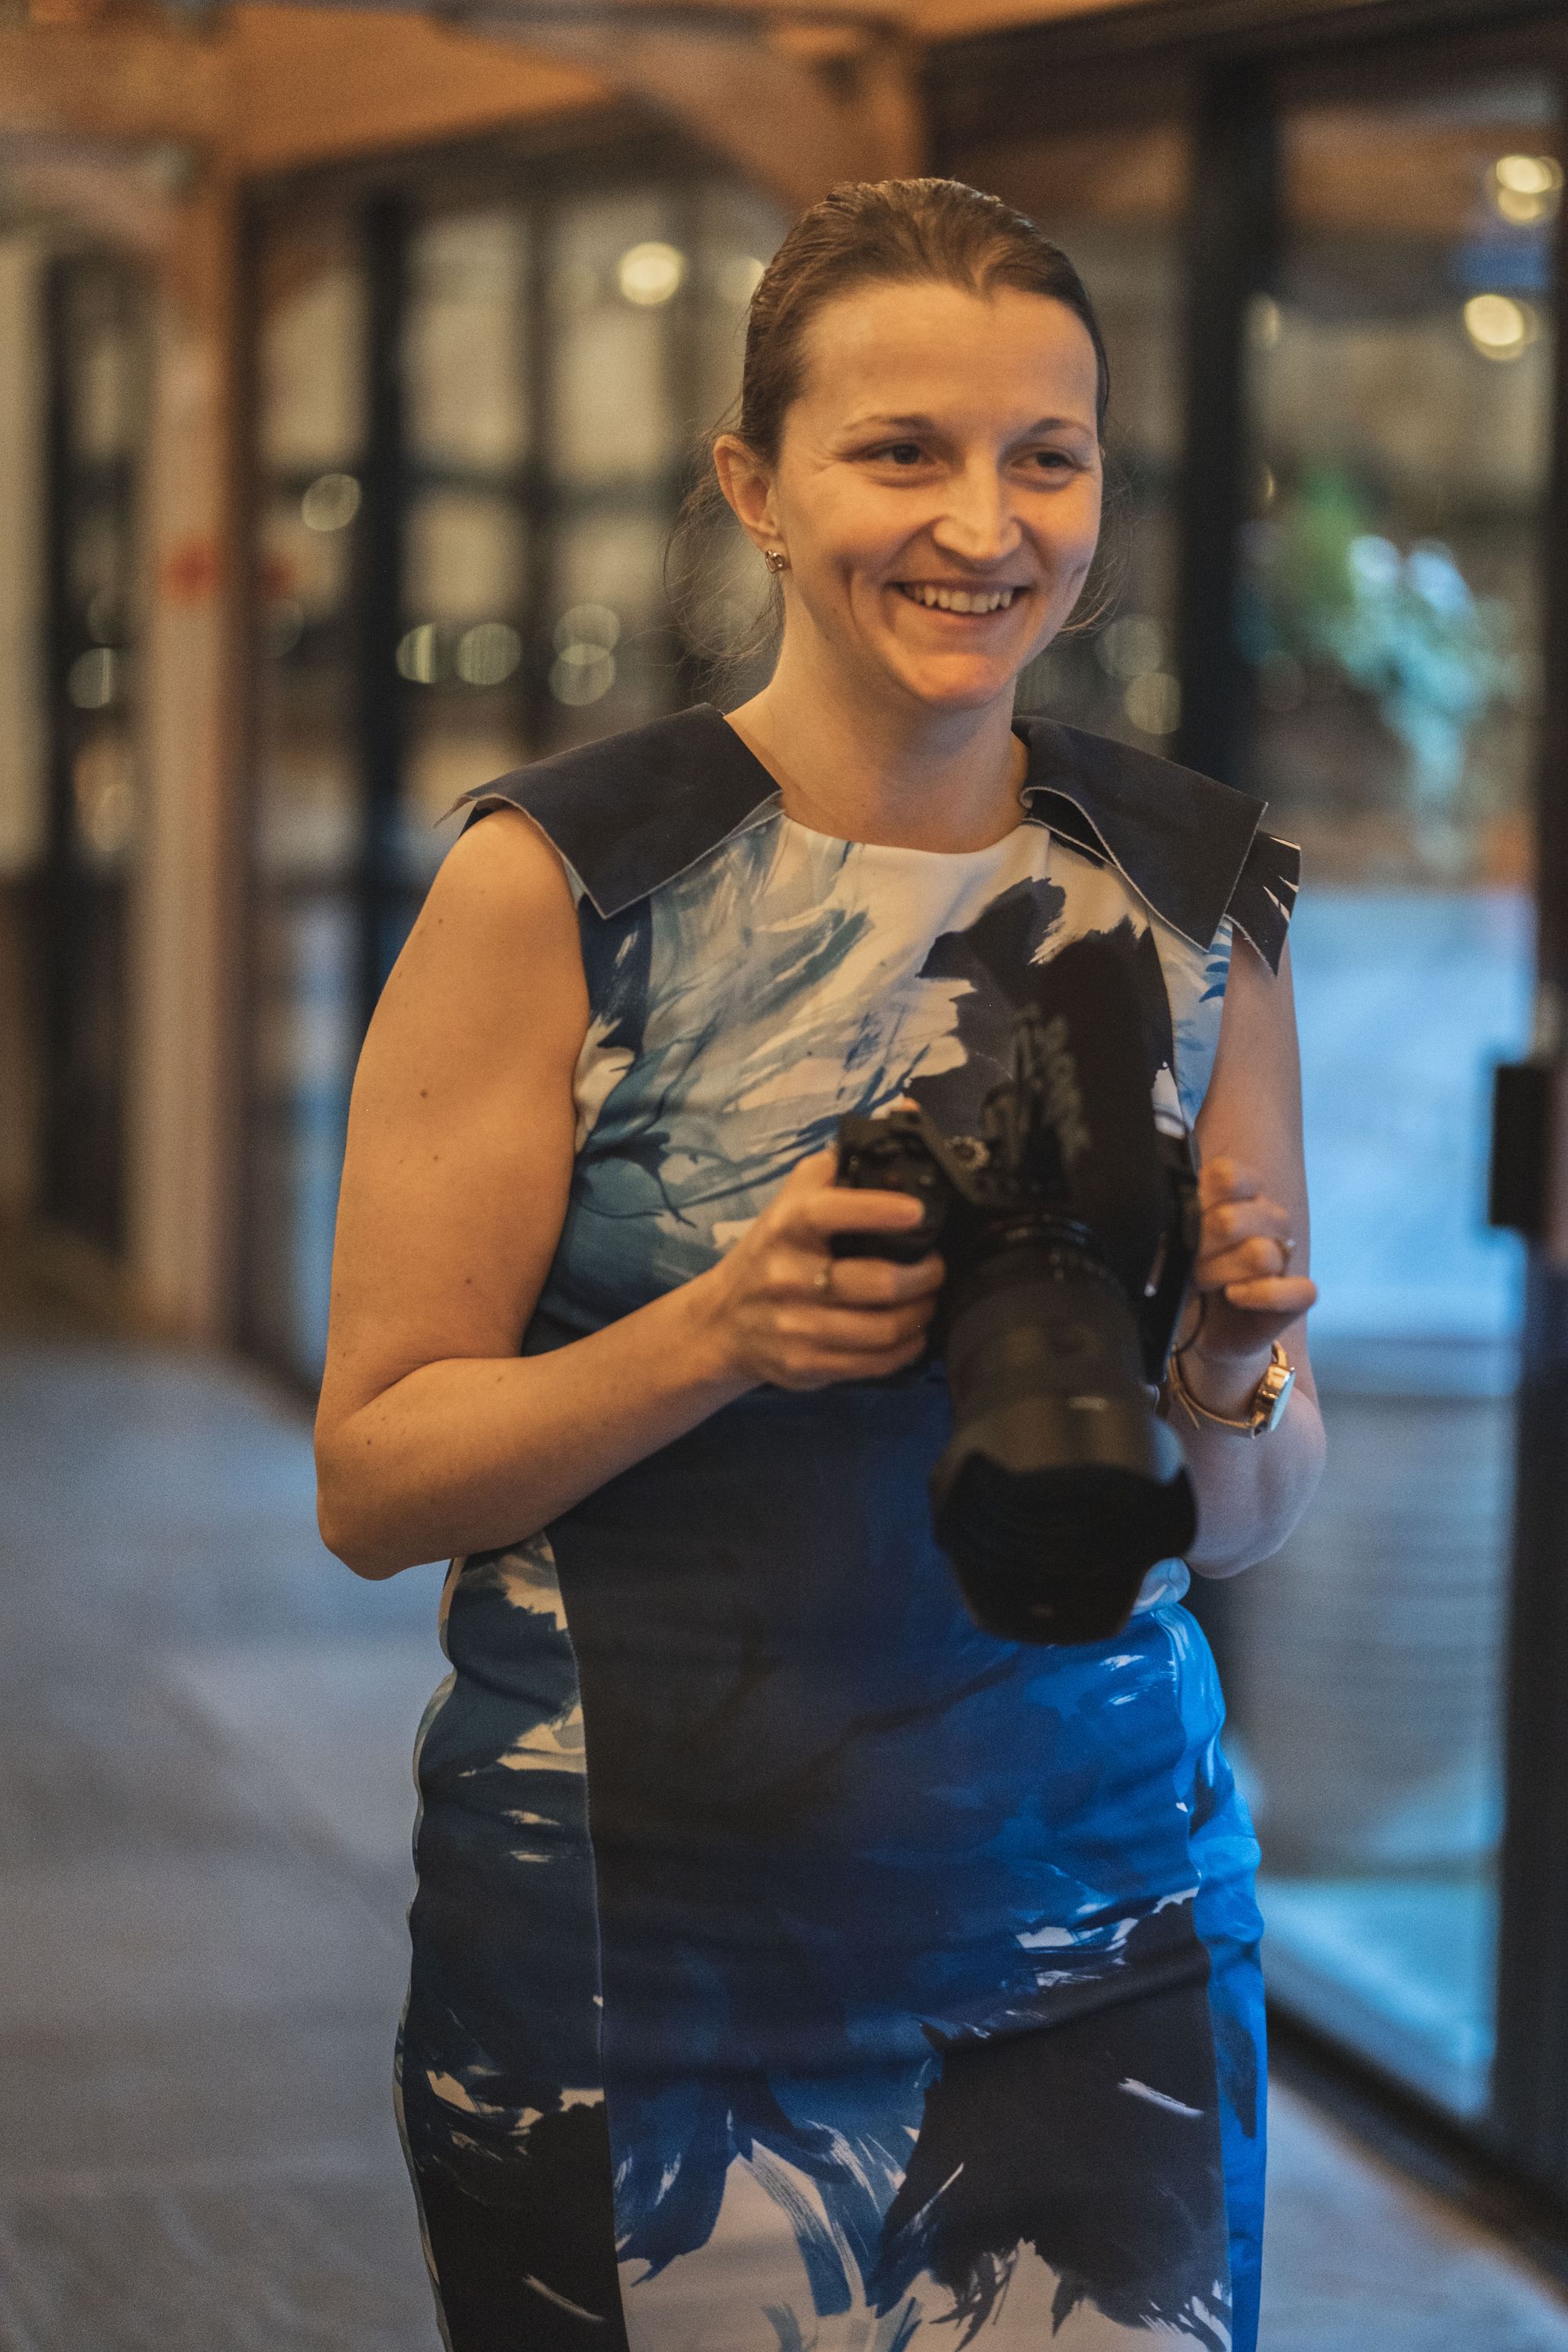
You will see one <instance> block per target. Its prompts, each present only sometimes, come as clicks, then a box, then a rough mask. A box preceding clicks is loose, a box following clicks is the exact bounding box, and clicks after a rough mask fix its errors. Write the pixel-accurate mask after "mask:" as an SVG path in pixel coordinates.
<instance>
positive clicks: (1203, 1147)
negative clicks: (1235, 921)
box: [1166, 934, 1323, 1576]
mask: <svg viewBox="0 0 1568 2352" xmlns="http://www.w3.org/2000/svg"><path fill="white" fill-rule="evenodd" d="M1197 1134H1198V1143H1199V1148H1200V1151H1201V1154H1202V1162H1203V1169H1202V1180H1201V1181H1202V1192H1201V1198H1202V1202H1203V1211H1204V1219H1203V1239H1202V1242H1201V1244H1200V1247H1199V1255H1198V1266H1197V1284H1198V1289H1199V1293H1200V1296H1201V1297H1202V1299H1203V1303H1204V1316H1203V1321H1202V1323H1201V1325H1200V1326H1199V1328H1198V1331H1197V1336H1196V1338H1195V1339H1194V1340H1193V1342H1192V1344H1191V1345H1190V1346H1188V1347H1187V1348H1186V1349H1185V1350H1184V1354H1183V1358H1182V1366H1183V1370H1184V1372H1185V1374H1186V1377H1187V1382H1188V1385H1189V1387H1190V1388H1191V1389H1192V1390H1193V1391H1194V1395H1195V1396H1196V1397H1197V1398H1198V1400H1199V1402H1201V1403H1203V1404H1205V1405H1206V1406H1207V1407H1208V1408H1209V1410H1210V1411H1211V1412H1217V1413H1223V1414H1225V1415H1226V1416H1227V1417H1229V1418H1235V1419H1239V1418H1242V1417H1243V1416H1244V1415H1245V1414H1246V1412H1247V1407H1248V1405H1249V1403H1250V1401H1251V1399H1252V1396H1253V1393H1254V1391H1256V1389H1257V1387H1258V1381H1260V1380H1261V1378H1262V1377H1263V1374H1264V1372H1265V1370H1267V1369H1268V1353H1269V1347H1270V1343H1271V1342H1272V1341H1273V1340H1275V1339H1280V1340H1282V1341H1283V1343H1284V1346H1285V1348H1286V1350H1287V1352H1288V1353H1289V1358H1290V1360H1291V1362H1292V1363H1293V1364H1294V1365H1295V1367H1296V1386H1295V1390H1294V1391H1293V1393H1292V1395H1291V1398H1290V1401H1289V1405H1288V1406H1287V1408H1286V1412H1285V1417H1284V1420H1283V1421H1282V1422H1281V1423H1280V1424H1279V1428H1278V1429H1276V1430H1273V1431H1271V1432H1270V1433H1268V1435H1267V1436H1264V1437H1249V1436H1247V1435H1246V1434H1244V1433H1240V1432H1232V1431H1229V1430H1225V1429H1218V1428H1216V1427H1215V1425H1214V1423H1212V1422H1206V1421H1203V1420H1201V1419H1198V1418H1196V1417H1194V1415H1193V1414H1191V1413H1189V1412H1187V1411H1186V1410H1185V1409H1184V1406H1183V1404H1182V1403H1181V1402H1180V1401H1179V1400H1178V1399H1176V1398H1174V1397H1173V1396H1171V1395H1170V1394H1169V1392H1167V1397H1166V1410H1167V1412H1169V1414H1170V1416H1171V1422H1172V1426H1173V1428H1174V1429H1175V1430H1176V1431H1177V1433H1179V1435H1180V1437H1181V1440H1182V1444H1183V1445H1184V1447H1185V1449H1186V1453H1187V1458H1188V1461H1189V1462H1190V1463H1191V1465H1192V1470H1193V1476H1194V1482H1195V1484H1196V1486H1197V1490H1198V1505H1199V1517H1200V1529H1199V1536H1198V1541H1197V1544H1196V1546H1195V1547H1194V1550H1193V1552H1192V1553H1191V1554H1190V1555H1189V1559H1190V1564H1191V1565H1192V1567H1194V1569H1196V1570H1198V1571H1199V1572H1200V1573H1201V1574H1203V1575H1205V1576H1231V1575H1234V1574H1235V1573H1236V1572H1237V1570H1239V1569H1243V1568H1249V1567H1250V1566H1251V1565H1252V1564H1253V1563H1254V1561H1256V1560H1259V1559H1267V1558H1268V1555H1269V1553H1270V1552H1275V1551H1278V1550H1279V1547H1280V1545H1281V1544H1282V1543H1283V1542H1284V1541H1285V1539H1286V1538H1287V1537H1288V1536H1289V1533H1290V1530H1291V1529H1292V1528H1294V1526H1295V1525H1296V1523H1297V1521H1298V1520H1299V1519H1300V1517H1301V1514H1302V1512H1303V1511H1304V1510H1305V1509H1306V1507H1307V1505H1308V1504H1309V1503H1310V1500H1311V1498H1312V1493H1313V1490H1314V1488H1315V1487H1316V1486H1317V1483H1318V1479H1319V1476H1320V1475H1321V1471H1322V1466H1323V1424H1322V1417H1321V1413H1320V1412H1319V1410H1318V1398H1317V1390H1316V1388H1315V1386H1314V1384H1313V1381H1312V1370H1311V1365H1310V1362H1309V1360H1308V1356H1307V1326H1306V1321H1305V1317H1306V1312H1307V1309H1308V1307H1310V1305H1311V1304H1312V1301H1313V1300H1314V1299H1315V1298H1316V1297H1317V1291H1316V1288H1315V1286H1314V1285H1313V1284H1312V1282H1311V1281H1310V1278H1309V1276H1308V1272H1307V1267H1308V1255H1309V1245H1310V1235H1309V1229H1308V1217H1307V1179H1306V1171H1305V1168H1304V1165H1303V1161H1302V1151H1301V1079H1300V1055H1299V1051H1298V1047H1297V1042H1296V1010H1295V1002H1294V997H1293V994H1292V991H1291V986H1290V964H1289V953H1288V952H1287V955H1286V957H1285V959H1284V961H1282V962H1281V964H1280V968H1279V974H1278V976H1276V975H1275V974H1273V973H1271V972H1270V971H1269V970H1268V965H1267V964H1266V963H1265V962H1264V961H1263V960H1262V958H1261V957H1260V956H1258V954H1257V953H1256V952H1255V950H1253V949H1252V948H1251V947H1250V946H1249V945H1248V944H1247V941H1246V940H1244V939H1242V938H1241V937H1240V936H1239V934H1238V935H1237V941H1236V954H1235V961H1234V963H1233V965H1232V970H1231V976H1230V983H1229V986H1228V988H1227V990H1226V1001H1225V1015H1224V1020H1223V1022H1222V1024H1221V1028H1220V1039H1219V1050H1218V1053H1217V1055H1216V1056H1215V1068H1214V1076H1213V1078H1212V1079H1211V1081H1210V1085H1209V1090H1208V1094H1207V1096H1206V1097H1205V1102H1204V1107H1203V1109H1202V1110H1201V1111H1200V1112H1199V1114H1198V1123H1197ZM1287 1235H1288V1236H1289V1237H1290V1239H1291V1240H1292V1241H1293V1242H1294V1244H1295V1247H1294V1253H1293V1255H1291V1256H1290V1257H1289V1273H1288V1274H1287V1273H1284V1272H1282V1263H1281V1262H1282V1257H1283V1255H1284V1253H1283V1252H1282V1250H1281V1247H1280V1242H1281V1240H1282V1239H1283V1238H1284V1237H1285V1236H1287Z"/></svg>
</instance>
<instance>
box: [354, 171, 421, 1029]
mask: <svg viewBox="0 0 1568 2352" xmlns="http://www.w3.org/2000/svg"><path fill="white" fill-rule="evenodd" d="M363 240H364V242H363V252H364V270H365V299H366V335H365V370H366V378H367V382H366V425H365V449H364V462H363V470H362V474H361V481H360V488H361V505H360V511H359V517H358V526H357V530H358V536H357V545H356V557H357V578H356V591H357V593H356V597H355V602H356V605H357V608H358V611H357V635H358V647H357V651H358V686H359V740H360V759H361V762H362V778H363V793H364V843H363V855H362V861H361V868H360V879H361V891H360V907H359V933H360V1009H361V1013H362V1016H363V1020H364V1021H365V1022H367V1023H368V1021H369V1019H370V1016H371V1013H373V1012H374V1009H375V1001H376V999H377V997H378V996H379V995H380V993H381V990H382V985H383V983H384V981H385V978H386V975H387V972H388V971H389V970H390V968H391V964H392V961H393V958H394V957H395V954H396V951H397V945H398V939H397V937H396V936H395V932H396V929H397V925H396V908H397V899H398V882H399V879H400V877H399V873H398V866H399V862H400V861H399V857H398V812H399V803H400V801H401V797H402V787H403V744H404V709H405V699H404V693H403V680H402V679H401V678H400V677H399V676H398V673H397V643H398V639H399V637H400V635H402V630H403V548H404V536H405V531H404V523H405V506H406V484H405V462H404V415H403V408H404V403H403V320H404V312H405V304H406V287H405V280H406V270H407V245H408V224H407V216H406V209H405V205H404V204H403V203H402V201H401V199H399V198H397V197H384V198H380V199H378V200H377V201H376V202H375V203H374V204H373V205H371V206H370V207H369V208H368V209H367V211H366V213H365V215H364V219H363Z"/></svg>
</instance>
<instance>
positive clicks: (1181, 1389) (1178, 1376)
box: [1168, 1339, 1296, 1437]
mask: <svg viewBox="0 0 1568 2352" xmlns="http://www.w3.org/2000/svg"><path fill="white" fill-rule="evenodd" d="M1168 1377H1169V1380H1170V1383H1171V1393H1172V1394H1173V1396H1179V1397H1180V1398H1181V1400H1182V1402H1183V1403H1184V1405H1185V1406H1186V1408H1187V1411H1188V1412H1190V1413H1191V1414H1192V1416H1193V1418H1194V1421H1212V1422H1214V1423H1215V1424H1216V1426H1217V1427H1219V1428H1220V1429H1234V1430H1235V1431H1236V1432H1237V1435H1238V1436H1241V1437H1267V1436H1268V1433H1269V1431H1270V1430H1271V1429H1278V1428H1279V1424H1280V1423H1281V1422H1282V1421H1283V1420H1284V1418H1285V1408H1286V1406H1287V1405H1288V1404H1289V1402H1290V1391H1291V1390H1292V1389H1293V1388H1294V1387H1295V1385H1296V1368H1295V1366H1294V1365H1293V1364H1292V1363H1291V1361H1290V1359H1289V1356H1288V1355H1287V1354H1286V1353H1285V1350H1284V1349H1283V1348H1282V1347H1281V1346H1280V1345H1279V1340H1278V1339H1276V1340H1275V1342H1274V1344H1273V1346H1272V1347H1271V1348H1270V1349H1269V1350H1268V1370H1267V1371H1266V1372H1265V1373H1264V1375H1263V1378H1262V1379H1261V1380H1260V1381H1258V1386H1257V1387H1256V1388H1255V1389H1254V1390H1253V1391H1252V1402H1251V1404H1250V1405H1249V1406H1248V1407H1247V1414H1246V1417H1245V1418H1244V1419H1243V1420H1240V1421H1233V1420H1232V1419H1231V1417H1230V1415H1229V1414H1228V1413H1224V1412H1210V1411H1209V1409H1208V1407H1207V1405H1206V1404H1200V1403H1199V1402H1198V1401H1197V1399H1196V1397H1195V1396H1194V1394H1193V1392H1192V1391H1191V1389H1190V1388H1189V1387H1188V1386H1187V1378H1186V1374H1185V1373H1184V1371H1183V1370H1182V1359H1181V1357H1180V1355H1179V1354H1173V1356H1172V1358H1171V1365H1170V1372H1169V1375H1168Z"/></svg>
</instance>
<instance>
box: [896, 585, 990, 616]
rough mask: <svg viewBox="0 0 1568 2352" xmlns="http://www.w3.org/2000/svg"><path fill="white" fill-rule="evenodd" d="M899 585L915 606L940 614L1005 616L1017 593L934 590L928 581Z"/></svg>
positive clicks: (962, 589)
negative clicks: (921, 606) (998, 614)
mask: <svg viewBox="0 0 1568 2352" xmlns="http://www.w3.org/2000/svg"><path fill="white" fill-rule="evenodd" d="M900 587H901V588H902V589H903V593H904V594H905V595H906V596H909V597H911V598H912V599H913V601H914V602H915V603H916V604H924V605H925V606H926V607H927V609H928V611H929V610H931V608H932V607H934V608H935V610H936V611H937V612H939V613H1005V611H1006V610H1007V607H1008V605H1009V604H1011V603H1012V601H1013V599H1014V597H1015V596H1016V594H1017V593H1018V592H1017V590H1016V589H1015V588H987V589H978V588H974V589H970V588H933V587H932V586H931V584H930V583H929V582H920V583H914V584H912V585H911V584H910V583H908V582H902V581H900Z"/></svg>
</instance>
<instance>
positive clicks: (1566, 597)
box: [1492, 219, 1568, 2196]
mask: <svg viewBox="0 0 1568 2352" xmlns="http://www.w3.org/2000/svg"><path fill="white" fill-rule="evenodd" d="M1556 281H1557V317H1558V321H1559V330H1560V331H1559V334H1558V338H1557V361H1556V397H1555V428H1556V429H1555V436H1554V444H1553V452H1552V478H1551V488H1550V491H1549V506H1548V513H1547V520H1546V530H1545V534H1544V543H1545V547H1546V550H1547V560H1548V565H1549V570H1548V576H1547V581H1546V596H1545V637H1544V643H1543V646H1542V653H1543V656H1544V668H1545V680H1544V691H1545V709H1544V719H1543V723H1542V749H1541V773H1540V797H1539V803H1538V820H1537V822H1538V831H1537V854H1538V859H1539V866H1538V873H1537V881H1536V898H1537V906H1538V911H1539V949H1538V953H1539V974H1540V980H1539V985H1540V1020H1539V1023H1538V1030H1539V1035H1538V1040H1537V1045H1538V1050H1539V1051H1540V1052H1541V1053H1542V1054H1543V1055H1547V1056H1549V1057H1550V1058H1551V1059H1552V1060H1553V1061H1555V1063H1556V1064H1557V1066H1558V1069H1559V1072H1560V1073H1563V1071H1564V1070H1565V1069H1568V340H1565V339H1564V337H1563V333H1562V332H1561V327H1562V323H1563V288H1564V286H1565V285H1568V219H1563V220H1561V221H1560V222H1559V229H1558V238H1557V268H1556ZM1559 1181H1560V1182H1561V1181H1564V1171H1559ZM1532 1258H1533V1263H1532V1265H1531V1273H1530V1297H1529V1307H1528V1311H1527V1314H1526V1318H1525V1331H1524V1351H1523V1367H1522V1372H1523V1380H1522V1388H1521V1396H1520V1405H1519V1424H1518V1455H1517V1474H1518V1484H1517V1489H1516V1507H1515V1517H1514V1559H1513V1584H1512V1611H1511V1622H1510V1643H1509V1664H1508V1686H1507V1705H1508V1729H1507V1738H1506V1745H1505V1754H1506V1760H1507V1816H1506V1822H1505V1827H1504V1834H1503V1851H1502V1929H1501V1948H1500V1956H1499V1975H1498V2020H1497V2023H1498V2054H1497V2065H1496V2070H1495V2074H1494V2079H1493V2098H1492V2105H1493V2127H1494V2131H1495V2133H1496V2135H1497V2137H1498V2138H1499V2141H1500V2145H1501V2146H1502V2147H1503V2149H1504V2150H1505V2152H1506V2153H1507V2155H1508V2156H1509V2158H1510V2160H1511V2161H1512V2162H1514V2163H1516V2164H1521V2165H1522V2166H1523V2168H1525V2169H1527V2170H1528V2171H1529V2172H1530V2173H1531V2174H1532V2175H1533V2176H1534V2178H1535V2179H1538V2180H1540V2181H1542V2183H1544V2184H1545V2185H1546V2186H1548V2187H1549V2188H1551V2189H1553V2190H1554V2191H1555V2192H1556V2193H1557V2194H1558V2195H1559V2196H1562V2195H1563V2193H1564V2192H1568V1269H1563V1268H1556V1267H1552V1266H1551V1265H1548V1264H1547V1263H1546V1262H1545V1253H1544V1252H1543V1251H1542V1249H1541V1248H1539V1247H1537V1248H1535V1249H1534V1250H1533V1251H1532Z"/></svg>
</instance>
